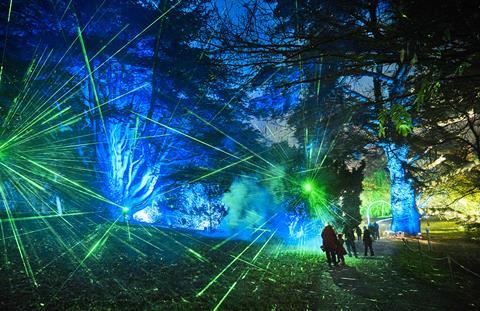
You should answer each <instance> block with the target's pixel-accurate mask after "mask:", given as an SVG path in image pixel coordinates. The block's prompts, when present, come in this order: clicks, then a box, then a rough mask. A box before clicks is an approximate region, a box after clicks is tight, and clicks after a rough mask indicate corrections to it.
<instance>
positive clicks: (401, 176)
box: [382, 142, 420, 235]
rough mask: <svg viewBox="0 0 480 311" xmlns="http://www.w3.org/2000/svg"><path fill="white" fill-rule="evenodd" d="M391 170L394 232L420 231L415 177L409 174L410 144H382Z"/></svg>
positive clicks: (412, 232)
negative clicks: (414, 186)
mask: <svg viewBox="0 0 480 311" xmlns="http://www.w3.org/2000/svg"><path fill="white" fill-rule="evenodd" d="M382 147H383V149H384V151H385V155H386V157H387V167H388V170H389V171H390V197H391V198H390V200H391V206H392V227H391V230H392V231H394V232H398V231H402V232H405V233H408V234H415V235H416V234H417V233H419V232H420V215H419V213H418V209H417V205H416V198H415V189H414V188H413V179H412V178H411V177H410V176H409V174H408V169H407V157H408V151H409V149H410V148H409V146H408V145H399V144H395V143H393V142H389V143H385V144H382Z"/></svg>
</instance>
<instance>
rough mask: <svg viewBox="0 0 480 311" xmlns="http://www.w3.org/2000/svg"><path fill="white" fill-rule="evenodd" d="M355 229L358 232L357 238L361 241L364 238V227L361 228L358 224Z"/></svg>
mask: <svg viewBox="0 0 480 311" xmlns="http://www.w3.org/2000/svg"><path fill="white" fill-rule="evenodd" d="M355 231H356V233H357V239H358V240H359V241H361V240H362V229H360V227H359V226H357V228H355Z"/></svg>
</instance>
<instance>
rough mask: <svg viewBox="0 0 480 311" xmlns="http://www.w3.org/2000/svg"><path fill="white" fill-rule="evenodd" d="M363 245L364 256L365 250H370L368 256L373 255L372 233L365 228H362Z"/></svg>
mask: <svg viewBox="0 0 480 311" xmlns="http://www.w3.org/2000/svg"><path fill="white" fill-rule="evenodd" d="M363 245H364V246H365V256H367V250H370V256H373V255H375V254H374V253H373V239H372V233H371V232H370V230H368V229H367V227H363Z"/></svg>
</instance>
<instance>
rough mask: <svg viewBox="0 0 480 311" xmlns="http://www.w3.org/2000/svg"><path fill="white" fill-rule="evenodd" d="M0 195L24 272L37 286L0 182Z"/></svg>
mask: <svg viewBox="0 0 480 311" xmlns="http://www.w3.org/2000/svg"><path fill="white" fill-rule="evenodd" d="M0 195H1V197H2V200H3V205H4V207H5V210H6V212H7V216H8V219H9V223H10V227H11V228H12V232H13V235H14V238H15V243H16V245H17V249H18V252H19V253H20V258H21V259H22V263H23V268H24V269H25V273H26V274H27V275H28V276H29V277H30V279H31V280H32V283H33V285H34V286H35V287H37V286H38V283H37V280H36V279H35V274H34V273H33V270H32V266H31V265H30V261H29V260H28V255H27V252H26V251H25V247H24V246H23V242H22V239H21V238H20V236H19V234H18V229H17V225H16V224H15V220H14V219H13V217H12V212H11V210H10V205H9V203H8V200H7V197H6V195H5V191H4V188H3V184H0Z"/></svg>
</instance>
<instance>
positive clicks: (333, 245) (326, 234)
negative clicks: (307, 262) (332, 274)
mask: <svg viewBox="0 0 480 311" xmlns="http://www.w3.org/2000/svg"><path fill="white" fill-rule="evenodd" d="M322 242H323V245H322V250H323V251H324V252H325V253H326V255H327V263H328V265H329V266H330V267H331V266H332V263H333V264H334V265H338V263H337V259H336V256H335V254H336V250H337V235H336V233H335V230H334V229H333V227H332V226H331V225H330V224H327V225H326V226H325V228H323V230H322Z"/></svg>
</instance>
